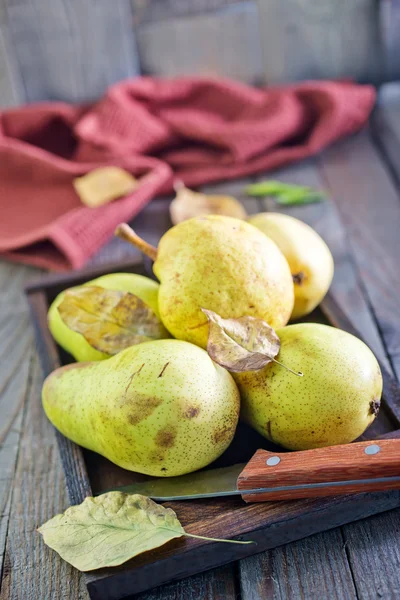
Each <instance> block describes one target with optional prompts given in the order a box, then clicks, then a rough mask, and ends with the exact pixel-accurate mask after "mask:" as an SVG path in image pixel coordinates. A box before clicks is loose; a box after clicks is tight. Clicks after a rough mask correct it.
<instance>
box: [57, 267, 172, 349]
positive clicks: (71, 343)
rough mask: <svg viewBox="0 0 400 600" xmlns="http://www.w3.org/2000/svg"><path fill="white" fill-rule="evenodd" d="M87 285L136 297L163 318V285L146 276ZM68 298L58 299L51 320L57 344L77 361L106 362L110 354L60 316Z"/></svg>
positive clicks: (106, 278) (127, 275) (115, 276)
mask: <svg viewBox="0 0 400 600" xmlns="http://www.w3.org/2000/svg"><path fill="white" fill-rule="evenodd" d="M84 285H96V286H99V287H102V288H105V289H107V290H119V291H123V292H130V293H132V294H135V295H136V296H138V297H139V298H140V299H141V300H143V302H145V304H147V305H148V306H149V307H150V308H151V309H152V310H153V311H154V312H155V313H156V315H157V316H158V317H159V312H158V288H159V284H158V283H157V282H156V281H153V280H152V279H149V278H148V277H143V275H137V274H135V273H110V274H109V275H103V276H102V277H98V278H97V279H93V280H92V281H88V282H87V283H85V284H84ZM77 287H80V286H77ZM71 289H75V288H71ZM64 295H65V291H64V292H61V294H59V295H58V296H57V298H56V299H55V300H54V302H53V303H52V304H51V306H50V308H49V312H48V316H47V322H48V325H49V329H50V331H51V334H52V336H53V337H54V339H55V340H56V342H57V343H58V344H59V345H60V346H61V347H62V348H64V350H66V351H67V352H69V353H70V354H71V355H72V356H73V357H74V358H75V359H76V360H77V361H92V360H104V359H105V358H109V355H108V354H105V353H104V352H100V351H99V350H96V349H95V348H93V347H92V346H91V345H90V344H89V343H88V342H87V341H86V340H85V338H84V337H83V335H81V334H80V333H77V332H75V331H73V330H72V329H70V328H69V327H68V326H67V325H66V324H65V323H64V321H63V320H62V318H61V316H60V313H59V312H58V306H59V305H60V304H61V302H62V301H63V298H64ZM165 337H166V338H167V337H169V334H168V331H167V330H165Z"/></svg>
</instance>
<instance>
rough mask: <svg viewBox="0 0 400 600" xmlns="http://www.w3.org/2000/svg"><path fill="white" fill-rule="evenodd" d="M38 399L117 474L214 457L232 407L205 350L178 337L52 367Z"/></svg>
mask: <svg viewBox="0 0 400 600" xmlns="http://www.w3.org/2000/svg"><path fill="white" fill-rule="evenodd" d="M161 373H162V376H161V377H160V374H161ZM42 399H43V407H44V410H45V412H46V414H47V416H48V418H49V419H50V421H51V422H52V423H53V425H55V427H57V429H59V430H60V431H61V432H62V433H63V434H64V435H65V436H66V437H68V438H69V439H71V440H73V441H74V442H76V443H77V444H80V445H81V446H83V447H85V448H89V449H90V450H93V451H95V452H98V453H99V454H102V455H103V456H105V457H106V458H108V459H109V460H111V461H112V462H114V463H116V464H117V465H119V466H120V467H123V468H124V469H129V470H132V471H137V472H139V473H145V474H147V475H155V476H175V475H182V474H184V473H189V472H191V471H196V470H197V469H201V468H202V467H205V466H206V465H208V464H209V463H211V462H212V461H214V460H215V459H216V458H218V456H220V455H221V454H222V453H223V452H224V451H225V450H226V448H227V447H228V446H229V444H230V442H231V441H232V438H233V436H234V433H235V430H236V426H237V422H238V418H239V408H240V402H239V392H238V389H237V387H236V384H235V382H234V380H233V378H232V376H231V375H230V374H229V373H228V372H227V371H226V370H225V369H223V368H222V367H219V366H218V365H216V364H215V363H213V361H212V360H211V359H210V357H209V356H208V354H207V352H205V351H204V350H202V349H201V348H199V347H197V346H194V345H193V344H189V343H187V342H183V341H178V340H158V341H154V342H146V343H143V344H138V345H137V346H132V347H131V348H128V349H127V350H124V351H123V352H120V353H119V354H117V355H116V356H114V357H112V358H109V359H108V360H105V361H100V362H95V363H86V365H82V364H79V363H78V364H76V365H70V366H68V367H67V368H66V367H63V368H61V369H58V370H56V371H54V372H53V373H52V374H51V375H50V376H49V377H48V378H47V379H46V381H45V383H44V386H43V393H42Z"/></svg>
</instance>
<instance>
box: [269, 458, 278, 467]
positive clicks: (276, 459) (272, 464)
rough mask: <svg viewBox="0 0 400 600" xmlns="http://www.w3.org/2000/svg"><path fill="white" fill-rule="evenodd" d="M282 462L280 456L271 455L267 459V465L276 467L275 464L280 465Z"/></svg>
mask: <svg viewBox="0 0 400 600" xmlns="http://www.w3.org/2000/svg"><path fill="white" fill-rule="evenodd" d="M280 462H281V459H280V458H279V456H271V457H270V458H268V459H267V465H268V466H269V467H275V465H279V463H280Z"/></svg>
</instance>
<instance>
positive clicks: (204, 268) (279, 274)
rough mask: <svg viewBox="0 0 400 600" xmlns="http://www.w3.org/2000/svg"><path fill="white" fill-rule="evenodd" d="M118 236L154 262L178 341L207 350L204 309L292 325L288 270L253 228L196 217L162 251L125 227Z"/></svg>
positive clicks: (165, 318) (165, 314) (167, 321)
mask: <svg viewBox="0 0 400 600" xmlns="http://www.w3.org/2000/svg"><path fill="white" fill-rule="evenodd" d="M116 233H117V235H119V236H120V237H122V238H123V239H126V240H128V241H130V242H131V243H133V244H135V245H136V246H138V247H139V248H141V249H142V250H143V251H144V252H145V253H146V254H148V255H149V256H150V257H151V258H153V260H154V261H155V262H154V266H153V270H154V273H155V274H156V276H157V277H158V279H159V280H160V291H159V310H160V315H161V320H162V322H163V323H164V325H165V327H166V328H167V329H168V331H170V333H171V334H172V335H173V336H174V337H176V338H178V339H181V340H186V341H188V342H192V343H194V344H197V345H198V346H201V347H203V348H205V347H206V346H207V336H208V322H207V318H206V316H205V315H204V314H203V313H202V311H201V309H202V308H205V309H208V310H212V311H214V312H216V313H217V314H219V315H220V316H221V317H224V318H229V317H241V316H243V315H251V316H254V317H260V318H262V319H264V320H265V321H266V322H267V323H268V324H269V325H271V326H272V327H274V328H277V327H282V326H283V325H285V324H286V323H287V322H288V320H289V317H290V314H291V312H292V309H293V302H294V292H293V282H292V277H291V274H290V269H289V265H288V263H287V261H286V259H285V257H284V256H283V254H282V252H281V251H280V250H279V248H278V247H277V246H276V244H275V243H274V242H273V241H272V240H270V239H269V238H268V237H267V236H265V235H264V234H263V233H261V232H260V231H259V230H258V229H256V228H255V227H253V226H252V225H249V224H248V223H246V222H244V221H241V220H239V219H234V218H232V217H226V216H220V215H207V216H203V217H195V218H193V219H189V220H187V221H183V222H182V223H179V224H178V225H175V227H172V228H171V229H170V230H169V231H167V233H165V235H164V236H163V237H162V238H161V240H160V243H159V246H158V249H156V248H153V247H152V246H149V245H148V244H146V243H145V242H144V241H143V240H141V239H140V238H138V236H136V234H135V233H134V232H133V231H132V230H131V229H130V228H129V227H128V226H127V225H125V224H123V225H120V227H119V228H118V229H117V232H116Z"/></svg>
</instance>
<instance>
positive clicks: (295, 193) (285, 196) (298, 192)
mask: <svg viewBox="0 0 400 600" xmlns="http://www.w3.org/2000/svg"><path fill="white" fill-rule="evenodd" d="M245 191H246V193H247V194H248V195H249V196H256V197H265V196H272V197H274V198H275V202H276V203H277V204H284V205H291V204H311V203H314V202H322V201H323V200H325V199H326V194H325V193H324V192H322V191H319V190H315V189H314V188H311V187H308V186H301V185H295V184H293V183H284V182H282V181H277V180H274V179H270V180H267V181H260V182H258V183H253V184H252V185H249V186H248V187H247V188H246V190H245Z"/></svg>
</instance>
